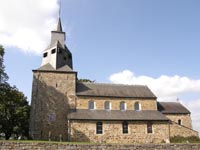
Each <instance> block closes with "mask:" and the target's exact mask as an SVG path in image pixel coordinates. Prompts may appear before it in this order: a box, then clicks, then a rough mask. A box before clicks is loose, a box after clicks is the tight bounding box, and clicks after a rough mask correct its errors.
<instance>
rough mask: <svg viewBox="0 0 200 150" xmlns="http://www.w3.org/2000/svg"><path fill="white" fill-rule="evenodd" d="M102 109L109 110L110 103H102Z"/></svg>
mask: <svg viewBox="0 0 200 150" xmlns="http://www.w3.org/2000/svg"><path fill="white" fill-rule="evenodd" d="M104 108H105V110H108V111H109V110H111V103H110V102H109V101H106V102H105V103H104Z"/></svg>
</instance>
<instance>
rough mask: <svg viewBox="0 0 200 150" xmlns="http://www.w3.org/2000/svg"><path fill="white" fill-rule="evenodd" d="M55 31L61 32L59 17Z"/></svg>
mask: <svg viewBox="0 0 200 150" xmlns="http://www.w3.org/2000/svg"><path fill="white" fill-rule="evenodd" d="M56 31H58V32H62V24H61V19H60V17H59V19H58V25H57V30H56Z"/></svg>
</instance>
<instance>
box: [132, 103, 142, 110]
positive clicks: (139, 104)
mask: <svg viewBox="0 0 200 150" xmlns="http://www.w3.org/2000/svg"><path fill="white" fill-rule="evenodd" d="M136 105H138V108H139V109H136ZM134 110H135V111H141V110H142V109H141V103H140V102H135V104H134Z"/></svg>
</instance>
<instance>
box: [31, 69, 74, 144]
mask: <svg viewBox="0 0 200 150" xmlns="http://www.w3.org/2000/svg"><path fill="white" fill-rule="evenodd" d="M75 82H76V74H75V73H59V72H42V71H37V72H34V74H33V88H32V101H31V116H30V119H31V120H30V136H31V137H32V138H33V139H40V140H41V139H44V140H48V139H49V138H51V140H60V139H62V140H66V139H67V125H66V122H67V113H68V110H69V108H70V107H74V106H75V100H76V97H75V86H76V83H75Z"/></svg>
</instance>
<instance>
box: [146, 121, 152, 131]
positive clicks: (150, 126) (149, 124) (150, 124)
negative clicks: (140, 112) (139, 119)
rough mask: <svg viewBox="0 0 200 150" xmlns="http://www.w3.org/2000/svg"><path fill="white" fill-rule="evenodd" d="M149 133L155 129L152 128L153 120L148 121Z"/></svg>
mask: <svg viewBox="0 0 200 150" xmlns="http://www.w3.org/2000/svg"><path fill="white" fill-rule="evenodd" d="M147 133H153V130H152V123H151V122H148V123H147Z"/></svg>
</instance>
